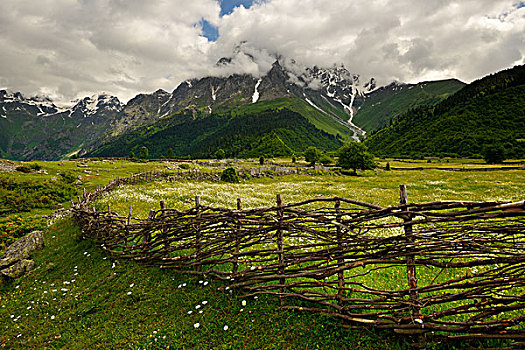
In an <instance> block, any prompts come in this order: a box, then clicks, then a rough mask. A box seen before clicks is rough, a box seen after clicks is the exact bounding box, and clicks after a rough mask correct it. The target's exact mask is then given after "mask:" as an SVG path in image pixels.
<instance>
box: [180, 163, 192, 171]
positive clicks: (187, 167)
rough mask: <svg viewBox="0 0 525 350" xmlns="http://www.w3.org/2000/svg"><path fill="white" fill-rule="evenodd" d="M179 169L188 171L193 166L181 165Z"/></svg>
mask: <svg viewBox="0 0 525 350" xmlns="http://www.w3.org/2000/svg"><path fill="white" fill-rule="evenodd" d="M179 168H181V169H184V170H188V169H189V168H191V165H190V164H188V163H182V164H179Z"/></svg>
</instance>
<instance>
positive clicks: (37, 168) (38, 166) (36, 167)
mask: <svg viewBox="0 0 525 350" xmlns="http://www.w3.org/2000/svg"><path fill="white" fill-rule="evenodd" d="M29 167H30V168H31V169H33V170H34V171H39V170H40V169H42V167H41V166H40V164H38V163H32V164H29Z"/></svg>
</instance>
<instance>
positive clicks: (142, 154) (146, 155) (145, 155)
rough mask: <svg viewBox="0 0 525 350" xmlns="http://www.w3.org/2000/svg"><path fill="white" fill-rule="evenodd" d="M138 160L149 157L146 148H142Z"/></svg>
mask: <svg viewBox="0 0 525 350" xmlns="http://www.w3.org/2000/svg"><path fill="white" fill-rule="evenodd" d="M139 157H140V159H147V158H148V157H149V151H148V148H147V147H146V146H142V148H141V149H140V156H139Z"/></svg>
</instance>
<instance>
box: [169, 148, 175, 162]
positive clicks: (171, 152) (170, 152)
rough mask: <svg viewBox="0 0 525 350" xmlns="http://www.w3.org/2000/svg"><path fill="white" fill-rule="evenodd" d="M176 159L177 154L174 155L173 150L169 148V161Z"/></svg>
mask: <svg viewBox="0 0 525 350" xmlns="http://www.w3.org/2000/svg"><path fill="white" fill-rule="evenodd" d="M173 158H175V153H173V148H171V147H170V148H168V159H173Z"/></svg>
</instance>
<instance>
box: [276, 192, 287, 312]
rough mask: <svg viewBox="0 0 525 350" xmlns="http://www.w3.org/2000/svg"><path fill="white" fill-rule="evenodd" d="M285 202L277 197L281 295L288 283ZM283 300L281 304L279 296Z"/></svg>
mask: <svg viewBox="0 0 525 350" xmlns="http://www.w3.org/2000/svg"><path fill="white" fill-rule="evenodd" d="M282 206H283V201H282V199H281V195H280V194H278V195H277V220H279V222H278V224H277V254H278V255H277V256H278V262H279V269H278V273H279V275H280V276H281V277H280V278H279V284H280V285H281V287H280V291H281V293H284V284H285V283H286V279H285V278H284V251H283V230H282V227H281V225H282V222H283V209H282ZM279 298H281V304H282V302H283V300H282V296H279Z"/></svg>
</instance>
